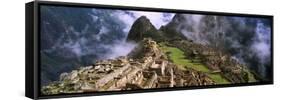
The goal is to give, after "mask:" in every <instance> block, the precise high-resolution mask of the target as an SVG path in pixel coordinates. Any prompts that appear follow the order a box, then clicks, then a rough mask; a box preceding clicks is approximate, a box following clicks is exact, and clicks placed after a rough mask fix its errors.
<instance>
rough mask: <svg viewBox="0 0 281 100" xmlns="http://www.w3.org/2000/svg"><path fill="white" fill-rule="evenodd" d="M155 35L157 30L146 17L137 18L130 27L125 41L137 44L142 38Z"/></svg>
mask: <svg viewBox="0 0 281 100" xmlns="http://www.w3.org/2000/svg"><path fill="white" fill-rule="evenodd" d="M155 33H157V29H156V28H155V27H154V26H153V25H152V24H151V22H150V20H149V19H148V18H147V17H146V16H141V17H139V18H138V19H137V20H136V21H135V22H134V23H133V25H132V27H131V29H130V31H129V34H128V37H127V41H134V42H139V41H141V40H142V39H143V38H144V37H148V36H149V35H151V34H155Z"/></svg>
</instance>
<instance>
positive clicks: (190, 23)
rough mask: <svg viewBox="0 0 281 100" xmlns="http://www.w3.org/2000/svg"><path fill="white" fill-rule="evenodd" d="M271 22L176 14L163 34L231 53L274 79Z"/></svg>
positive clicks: (164, 28) (240, 60)
mask: <svg viewBox="0 0 281 100" xmlns="http://www.w3.org/2000/svg"><path fill="white" fill-rule="evenodd" d="M270 25H271V23H270V20H267V19H263V18H249V17H231V16H213V15H196V14H176V15H175V17H174V18H173V19H172V21H171V22H170V23H169V24H168V25H166V26H165V27H163V29H162V30H169V31H172V32H173V31H174V32H176V33H180V34H183V35H184V36H185V37H186V38H187V39H189V40H192V41H193V42H196V43H199V44H204V45H208V46H213V47H214V48H217V49H219V50H223V51H225V52H229V53H231V54H232V57H233V58H234V59H237V60H238V61H239V62H241V63H244V64H246V65H247V66H249V67H250V68H251V69H252V70H255V71H256V72H257V73H261V74H260V75H261V76H262V77H264V78H271V75H270V73H272V72H270V71H271V70H270V69H271V68H272V65H270V63H271V62H270V61H271V57H270V55H271V53H270V49H271V45H270V41H271V40H270V37H271V36H270V34H271V29H270Z"/></svg>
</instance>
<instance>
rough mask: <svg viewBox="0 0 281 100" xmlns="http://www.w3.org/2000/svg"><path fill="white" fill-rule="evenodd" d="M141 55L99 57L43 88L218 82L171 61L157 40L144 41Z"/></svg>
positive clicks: (59, 90) (77, 89) (96, 88)
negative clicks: (135, 56) (94, 61)
mask: <svg viewBox="0 0 281 100" xmlns="http://www.w3.org/2000/svg"><path fill="white" fill-rule="evenodd" d="M141 44H142V45H141V46H143V47H142V49H141V53H142V54H143V55H141V57H140V58H128V57H119V58H117V59H108V60H101V61H97V62H96V63H95V64H93V65H90V66H87V67H81V68H80V69H77V70H73V71H72V72H70V73H62V74H61V76H60V80H59V81H57V82H53V83H51V84H49V85H47V86H43V88H42V89H41V91H42V93H43V94H45V95H51V94H60V93H83V92H93V91H113V90H131V89H145V88H166V87H180V86H197V85H212V84H215V82H214V81H212V80H211V79H210V78H209V77H208V76H207V75H206V74H204V73H202V72H198V71H195V70H192V69H188V70H186V71H183V70H180V69H178V68H177V66H176V65H175V64H173V63H172V62H170V61H168V60H167V59H166V58H165V57H164V56H165V55H164V54H163V53H162V51H161V50H160V49H159V46H158V45H157V43H156V42H155V41H153V40H151V39H147V38H145V39H144V40H143V41H141Z"/></svg>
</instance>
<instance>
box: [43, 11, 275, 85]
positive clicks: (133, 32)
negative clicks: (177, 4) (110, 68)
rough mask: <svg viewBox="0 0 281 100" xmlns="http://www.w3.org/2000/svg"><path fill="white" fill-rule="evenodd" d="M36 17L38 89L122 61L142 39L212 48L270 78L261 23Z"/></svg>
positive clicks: (101, 14)
mask: <svg viewBox="0 0 281 100" xmlns="http://www.w3.org/2000/svg"><path fill="white" fill-rule="evenodd" d="M40 12H41V13H40V14H41V17H40V20H41V25H40V28H41V30H40V40H41V46H40V54H41V67H40V68H41V83H42V84H43V85H44V84H47V83H49V82H52V81H56V80H58V76H59V75H60V74H61V73H63V72H69V71H71V70H73V69H76V68H77V67H79V66H85V65H89V64H93V63H95V62H96V61H97V60H102V59H114V58H117V57H119V56H126V55H127V54H129V53H130V52H131V51H132V50H133V49H134V48H135V47H136V42H137V41H140V40H142V39H143V37H153V38H154V40H155V41H160V40H161V41H163V40H169V39H185V40H189V41H192V42H194V43H198V44H203V45H208V46H212V47H213V48H217V49H219V50H221V51H224V52H228V53H230V54H231V55H232V57H233V58H234V59H237V60H238V61H239V62H241V63H244V64H246V65H247V66H249V67H250V68H251V69H252V70H254V71H256V73H261V76H262V77H264V78H270V75H269V74H270V73H271V72H270V70H269V69H271V67H272V65H270V61H271V60H272V59H271V56H270V49H271V47H270V41H271V40H270V34H271V33H270V32H271V29H270V25H271V23H270V21H269V20H266V19H262V18H259V19H256V18H248V17H230V16H227V17H224V16H213V15H212V16H211V15H196V14H174V13H160V12H144V11H129V10H128V11H127V10H111V9H92V8H75V7H73V8H72V7H56V6H41V11H40ZM137 19H138V20H137ZM140 36H143V37H140ZM129 40H133V41H129Z"/></svg>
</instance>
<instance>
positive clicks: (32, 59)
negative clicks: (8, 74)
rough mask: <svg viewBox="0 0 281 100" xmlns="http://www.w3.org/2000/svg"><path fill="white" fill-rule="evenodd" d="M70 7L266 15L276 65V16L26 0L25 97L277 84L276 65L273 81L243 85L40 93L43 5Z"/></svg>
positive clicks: (248, 15)
mask: <svg viewBox="0 0 281 100" xmlns="http://www.w3.org/2000/svg"><path fill="white" fill-rule="evenodd" d="M41 5H53V6H69V7H84V8H103V9H119V10H136V11H153V12H173V13H188V14H202V15H217V16H241V17H258V18H267V19H269V20H270V22H271V57H272V58H271V59H272V60H271V65H272V66H273V58H274V57H273V35H274V34H273V15H259V14H240V13H225V12H209V11H193V10H179V9H164V8H146V7H132V6H114V5H100V4H86V3H69V2H53V1H33V2H29V3H26V6H25V7H26V8H25V9H26V19H25V20H26V32H25V34H26V35H25V36H26V37H25V38H26V39H25V40H26V43H25V44H26V56H25V57H26V58H25V59H26V65H25V77H26V80H25V94H26V97H29V98H32V99H47V98H66V97H79V96H96V95H110V94H128V93H143V92H160V91H174V90H191V89H208V88H222V87H236V86H253V85H270V84H273V83H274V79H273V74H274V73H273V72H274V70H273V68H272V71H271V72H272V79H271V80H272V81H266V82H256V83H241V84H224V85H211V86H191V87H175V88H157V89H142V90H125V91H123V90H122V91H106V92H94V93H75V94H59V95H49V96H46V95H42V94H40V88H41V86H40V52H39V48H40V40H39V39H40V38H39V37H40V20H39V19H40V6H41Z"/></svg>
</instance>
